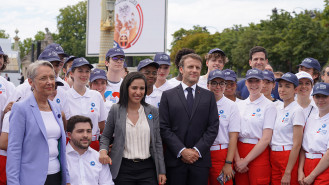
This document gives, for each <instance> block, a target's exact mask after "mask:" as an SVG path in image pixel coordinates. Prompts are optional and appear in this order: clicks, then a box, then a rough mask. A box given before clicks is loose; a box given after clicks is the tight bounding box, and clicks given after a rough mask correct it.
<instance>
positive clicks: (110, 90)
mask: <svg viewBox="0 0 329 185" xmlns="http://www.w3.org/2000/svg"><path fill="white" fill-rule="evenodd" d="M124 61H125V53H124V52H123V50H122V49H121V48H111V49H109V51H108V52H107V53H106V57H105V65H106V67H107V74H106V77H107V83H108V84H107V87H106V91H105V98H106V99H107V100H108V101H111V102H112V103H118V102H119V98H120V85H121V83H122V78H121V74H122V69H123V64H124Z"/></svg>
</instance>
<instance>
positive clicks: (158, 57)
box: [154, 53, 171, 66]
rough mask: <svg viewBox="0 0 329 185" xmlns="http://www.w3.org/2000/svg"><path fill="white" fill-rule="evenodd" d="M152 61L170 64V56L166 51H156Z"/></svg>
mask: <svg viewBox="0 0 329 185" xmlns="http://www.w3.org/2000/svg"><path fill="white" fill-rule="evenodd" d="M154 62H156V63H158V64H159V65H162V64H164V65H169V66H170V65H171V63H170V56H169V55H167V54H166V53H157V54H155V56H154Z"/></svg>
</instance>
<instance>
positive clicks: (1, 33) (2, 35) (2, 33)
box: [0, 30, 9, 39]
mask: <svg viewBox="0 0 329 185" xmlns="http://www.w3.org/2000/svg"><path fill="white" fill-rule="evenodd" d="M0 38H4V39H8V38H9V34H7V33H6V31H5V30H0Z"/></svg>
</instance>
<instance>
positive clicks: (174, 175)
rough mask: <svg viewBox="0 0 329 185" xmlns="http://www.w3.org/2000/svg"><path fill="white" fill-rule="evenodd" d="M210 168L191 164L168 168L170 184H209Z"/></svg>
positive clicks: (168, 181)
mask: <svg viewBox="0 0 329 185" xmlns="http://www.w3.org/2000/svg"><path fill="white" fill-rule="evenodd" d="M208 176H209V168H207V167H198V166H194V165H189V164H182V165H180V166H175V167H168V168H167V179H168V180H167V184H168V185H207V184H208Z"/></svg>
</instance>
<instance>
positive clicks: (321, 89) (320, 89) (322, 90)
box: [312, 82, 329, 96]
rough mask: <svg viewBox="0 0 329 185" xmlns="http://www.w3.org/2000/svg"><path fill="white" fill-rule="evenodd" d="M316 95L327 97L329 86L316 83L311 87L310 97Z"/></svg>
mask: <svg viewBox="0 0 329 185" xmlns="http://www.w3.org/2000/svg"><path fill="white" fill-rule="evenodd" d="M316 94H323V95H326V96H329V84H328V83H324V82H318V83H316V84H315V85H314V87H313V93H312V96H314V95H316Z"/></svg>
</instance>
